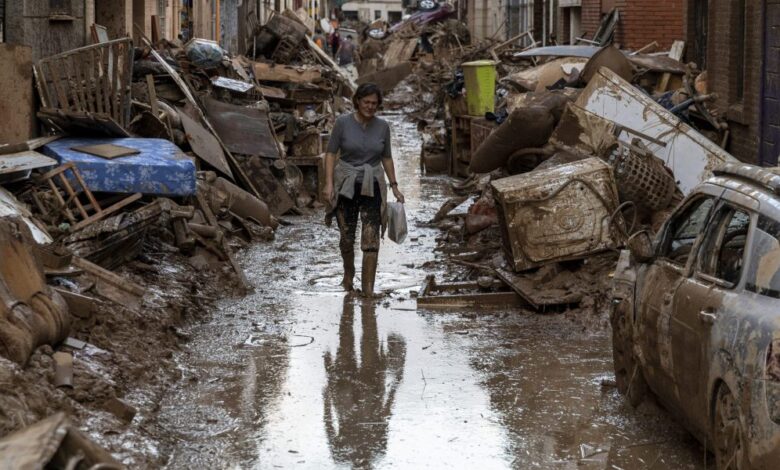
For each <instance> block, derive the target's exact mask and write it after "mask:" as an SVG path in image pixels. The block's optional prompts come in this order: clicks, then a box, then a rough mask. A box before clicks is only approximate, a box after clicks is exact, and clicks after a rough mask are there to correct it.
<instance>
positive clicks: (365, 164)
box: [323, 83, 404, 297]
mask: <svg viewBox="0 0 780 470" xmlns="http://www.w3.org/2000/svg"><path fill="white" fill-rule="evenodd" d="M352 102H353V103H354V105H355V109H356V111H355V112H354V113H350V114H344V115H342V116H340V117H339V118H338V119H336V124H335V125H334V126H333V131H332V133H331V136H330V141H329V142H328V149H327V153H326V155H325V188H324V190H323V193H324V194H323V196H324V197H325V200H326V201H330V203H331V207H333V210H332V211H331V213H330V215H334V213H335V216H336V220H337V222H338V226H339V231H340V233H341V240H340V243H339V247H340V249H341V257H342V258H343V261H344V280H343V281H342V285H343V286H344V289H345V290H347V291H351V290H353V289H354V287H353V284H352V280H353V278H354V276H355V233H356V231H357V222H358V217H360V221H361V224H362V226H361V229H360V249H361V250H362V251H363V272H362V275H361V279H362V283H361V284H362V289H363V295H364V296H367V297H370V296H372V295H373V292H374V279H375V277H376V265H377V256H378V254H379V239H380V237H381V235H383V234H384V229H385V227H386V225H387V224H386V217H385V216H386V214H385V212H386V211H385V207H386V203H387V183H386V182H385V174H386V175H387V178H388V180H389V181H390V188H391V189H392V191H393V195H394V196H395V198H396V199H397V200H398V201H399V202H401V203H403V202H404V196H403V194H401V192H400V191H399V190H398V181H397V179H396V176H395V166H394V165H393V154H392V152H391V146H390V126H389V125H388V124H387V122H386V121H385V120H383V119H380V118H378V117H376V112H377V109H378V108H379V106H380V105H381V104H382V92H381V90H380V89H379V87H377V86H376V85H374V84H373V83H364V84H362V85H360V86H359V87H358V89H357V91H356V92H355V94H354V96H353V97H352Z"/></svg>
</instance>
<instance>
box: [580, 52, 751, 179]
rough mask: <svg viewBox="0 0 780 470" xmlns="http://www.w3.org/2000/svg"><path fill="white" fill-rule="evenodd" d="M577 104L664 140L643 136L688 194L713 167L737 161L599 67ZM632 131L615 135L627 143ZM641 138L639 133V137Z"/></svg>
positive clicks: (647, 144)
mask: <svg viewBox="0 0 780 470" xmlns="http://www.w3.org/2000/svg"><path fill="white" fill-rule="evenodd" d="M576 104H577V106H579V107H580V108H584V109H586V110H587V111H590V112H591V113H593V114H595V115H597V116H600V117H602V118H605V119H608V120H610V121H613V122H615V123H617V124H618V125H620V126H623V127H624V128H627V129H633V130H635V131H638V132H641V133H642V134H644V135H646V136H648V137H650V138H652V139H655V140H656V141H660V142H663V143H664V144H665V145H659V144H658V143H656V142H654V141H651V140H647V139H644V138H643V140H645V141H646V142H645V144H646V146H647V148H648V150H650V151H651V152H652V153H653V154H654V155H655V156H656V157H658V158H660V159H661V160H663V162H664V164H665V165H666V166H667V167H668V168H670V169H671V170H672V172H673V173H674V178H675V180H676V181H677V184H678V186H679V188H680V190H681V191H682V192H683V194H688V193H690V192H691V191H692V190H693V188H695V187H696V186H697V185H698V184H699V183H701V182H702V181H704V180H705V179H707V178H708V177H709V176H711V174H712V169H713V168H715V167H717V166H719V165H722V164H723V163H730V162H736V161H737V160H736V159H735V158H734V157H733V156H731V155H730V154H729V153H728V152H726V151H725V150H723V149H722V148H720V147H718V146H717V145H716V144H715V143H714V142H712V141H711V140H709V139H708V138H706V137H704V136H703V135H702V134H700V133H699V132H697V131H696V130H694V129H693V128H692V127H691V126H689V125H688V124H685V123H684V122H682V121H680V119H678V118H677V117H676V116H675V115H674V114H672V113H671V112H669V111H667V110H666V109H664V108H663V107H662V106H660V105H659V104H658V103H656V102H655V101H653V100H652V99H651V98H650V97H648V96H647V95H645V94H644V93H642V91H640V90H638V89H637V88H635V87H634V86H633V85H631V84H630V83H628V82H627V81H625V80H623V79H622V78H620V77H619V76H617V74H615V73H614V72H612V71H611V70H609V69H607V68H604V67H602V68H601V69H600V70H599V72H598V73H597V74H596V75H594V76H593V79H592V80H591V81H590V83H588V86H587V87H585V89H584V90H583V91H582V93H581V94H580V96H579V97H578V98H577V100H576ZM635 136H636V135H635V134H632V133H631V132H630V131H627V130H624V131H622V132H621V133H620V134H619V135H618V138H620V139H621V140H624V141H626V142H630V141H631V139H633V137H635ZM640 137H641V136H640Z"/></svg>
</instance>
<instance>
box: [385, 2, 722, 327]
mask: <svg viewBox="0 0 780 470" xmlns="http://www.w3.org/2000/svg"><path fill="white" fill-rule="evenodd" d="M610 18H611V16H608V17H607V18H606V19H605V24H602V29H603V31H601V32H602V33H603V34H601V36H599V37H601V38H602V39H600V40H599V41H596V42H595V43H594V44H588V45H572V46H550V47H536V46H537V45H536V44H534V43H532V42H531V41H532V40H529V38H528V36H527V35H526V34H525V33H524V34H523V35H519V36H518V37H515V38H513V39H511V40H510V41H508V42H504V43H495V42H493V43H492V44H489V45H484V44H483V45H477V46H474V45H461V47H460V48H456V49H449V51H450V54H443V55H442V54H441V52H439V55H438V56H437V52H436V51H435V50H434V52H433V53H432V54H420V53H419V52H418V53H417V55H416V56H412V57H413V59H412V60H413V61H414V62H415V65H414V69H413V72H412V75H411V76H410V77H409V78H408V79H407V80H406V81H404V82H403V83H401V84H400V85H399V86H398V87H397V89H396V93H395V94H393V95H391V99H392V97H395V96H402V95H406V94H410V93H412V91H411V90H413V89H414V87H415V85H416V84H418V83H420V82H425V83H426V84H427V85H426V86H432V87H435V88H434V89H432V90H431V92H430V94H431V95H433V94H436V93H438V94H439V96H441V97H442V99H440V100H437V99H433V100H432V101H430V102H428V103H426V104H429V105H431V109H427V110H425V111H422V112H418V113H413V114H412V117H413V118H415V119H417V120H418V129H419V130H420V131H421V134H422V137H423V146H422V165H423V166H424V169H425V171H426V172H427V173H447V174H449V175H451V176H453V177H458V178H462V179H463V180H462V181H461V182H458V183H453V188H454V189H455V190H456V191H457V192H458V193H460V194H462V196H460V197H457V198H454V199H453V200H451V201H448V203H447V204H445V205H444V206H443V207H442V209H441V210H440V211H439V213H438V214H437V215H436V217H434V219H433V220H432V221H431V223H433V224H436V225H437V226H438V227H440V228H441V229H442V230H443V231H444V233H445V235H443V236H442V237H441V239H440V242H441V244H440V249H441V250H442V251H444V252H445V253H447V254H448V255H449V259H450V261H452V262H453V263H455V264H458V265H462V266H465V267H466V268H468V271H467V272H466V273H465V274H464V276H465V278H461V279H458V280H457V282H455V284H453V286H455V285H459V286H460V285H461V284H462V286H461V287H451V288H442V287H441V286H444V285H448V284H447V283H441V282H439V283H436V281H435V280H429V282H428V284H427V285H426V287H425V288H424V289H423V292H422V293H421V300H422V303H423V304H428V305H436V304H438V303H439V300H437V299H440V298H446V300H447V301H446V302H442V304H449V305H452V304H453V303H454V304H458V303H465V304H468V303H469V301H475V299H477V298H482V297H480V296H481V295H487V294H489V293H492V295H494V297H495V299H496V304H500V305H505V304H506V303H507V299H508V298H509V297H507V296H506V295H505V294H504V292H505V291H506V290H510V291H514V292H515V293H516V294H517V295H518V298H517V299H512V300H513V301H515V302H517V301H519V302H521V303H522V304H524V305H526V306H527V307H529V308H532V309H536V310H545V311H546V310H549V309H556V308H564V309H568V308H571V307H574V306H580V307H588V308H592V309H594V312H601V311H602V310H601V307H603V306H604V302H605V301H606V297H605V294H604V293H605V292H608V288H607V287H608V282H606V280H607V278H608V275H609V273H610V271H611V270H612V269H614V263H615V262H616V260H617V254H616V252H617V250H618V249H619V248H621V247H624V246H625V244H626V242H627V240H629V239H630V238H631V236H632V235H634V234H635V233H637V232H640V231H647V232H649V233H655V232H656V231H657V230H658V229H659V228H660V226H661V224H662V223H663V221H664V220H665V218H666V217H667V216H668V215H669V213H670V212H671V211H672V210H673V209H674V208H675V206H676V204H677V203H678V202H679V201H680V200H681V199H682V197H684V195H686V194H688V193H689V192H690V191H691V190H692V189H693V188H694V187H695V186H696V185H697V184H699V183H700V182H701V181H703V180H704V179H705V178H706V177H707V176H709V175H710V172H711V169H712V168H715V167H717V166H718V165H720V164H723V163H726V162H729V161H734V158H733V157H732V156H731V155H729V154H728V153H727V152H726V151H724V150H723V147H725V145H726V143H727V140H728V135H729V132H728V126H727V125H726V124H725V121H724V120H723V119H721V118H720V117H719V113H718V112H717V110H716V109H714V107H713V102H714V98H715V97H714V95H712V94H708V92H707V87H706V80H707V73H706V72H701V71H698V70H697V68H696V65H695V64H684V63H681V62H680V61H679V59H680V57H681V54H682V47H683V45H682V44H679V43H676V44H675V46H674V47H673V48H672V50H671V51H670V52H669V53H655V52H653V51H652V49H653V48H654V47H656V45H654V44H651V45H648V47H646V48H643V50H640V51H634V52H632V51H623V50H619V49H618V48H616V47H615V46H613V45H611V44H610V42H611V41H610V39H609V38H610V37H611V33H610V28H611V26H610V24H611V23H610V22H611V19H610ZM602 36H603V37H602ZM456 37H457V36H456ZM387 40H388V39H385V41H387ZM389 40H393V41H399V40H400V39H393V37H392V36H390V37H389ZM421 42H422V41H421ZM488 42H489V41H488ZM529 43H530V44H529ZM602 44H604V45H603V46H602ZM445 57H446V58H445ZM432 61H437V62H438V64H439V65H440V66H441V68H440V70H441V72H439V73H440V74H441V76H445V75H447V77H448V78H449V80H448V81H446V83H437V81H436V80H434V79H432V78H431V76H429V75H426V63H430V62H432ZM444 64H449V66H444ZM417 92H418V93H420V95H421V96H425V95H426V93H425V92H424V91H420V90H418V91H417ZM415 98H417V99H419V96H415ZM399 105H400V106H402V107H404V106H406V108H405V109H409V106H410V104H409V102H405V101H401V102H400V103H399ZM675 155H677V156H678V158H675ZM679 155H685V157H686V158H684V159H681V158H679ZM483 277H485V278H486V280H484V281H482V283H481V284H482V285H477V286H476V287H475V286H471V287H468V286H469V285H470V284H469V282H472V283H473V282H474V279H476V280H477V283H478V284H479V279H481V278H483ZM497 280H500V281H501V282H499V283H498V284H494V283H495V282H496V281H497ZM463 286H467V287H463ZM456 291H457V292H459V294H458V295H454V294H453V292H456ZM442 296H444V297H442ZM453 298H454V299H453ZM464 299H468V300H464ZM485 299H487V298H485ZM483 301H484V302H489V300H484V299H483V300H480V301H479V302H483ZM575 311H576V310H575ZM602 323H603V322H602Z"/></svg>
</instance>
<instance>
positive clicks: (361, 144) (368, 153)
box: [328, 113, 393, 167]
mask: <svg viewBox="0 0 780 470" xmlns="http://www.w3.org/2000/svg"><path fill="white" fill-rule="evenodd" d="M339 151H341V157H340V158H341V160H343V161H344V162H345V163H349V164H350V165H352V166H357V167H360V166H363V165H365V164H369V165H371V166H374V165H376V164H377V163H379V162H380V161H382V159H383V158H392V157H393V154H392V151H391V150H390V125H389V124H387V121H385V120H384V119H380V118H378V117H375V118H374V119H372V120H371V121H369V122H368V124H367V125H366V127H365V129H364V128H363V125H362V124H360V123H359V122H358V121H357V119H356V118H355V116H354V114H352V113H350V114H344V115H341V116H339V117H338V119H336V124H335V125H334V126H333V131H332V132H331V134H330V141H328V153H332V154H337V153H339Z"/></svg>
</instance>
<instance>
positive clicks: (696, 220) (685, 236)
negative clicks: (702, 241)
mask: <svg viewBox="0 0 780 470" xmlns="http://www.w3.org/2000/svg"><path fill="white" fill-rule="evenodd" d="M712 203H713V199H712V198H710V197H704V198H701V199H699V200H696V201H694V202H693V203H691V204H690V205H689V206H688V207H687V208H686V209H685V210H684V211H683V212H682V213H681V214H680V215H679V216H678V217H677V218H675V219H674V220H672V222H671V224H670V225H669V228H668V230H667V235H666V237H665V238H664V243H663V246H662V248H661V256H663V257H664V258H667V259H669V260H671V261H672V262H674V263H676V264H679V265H681V266H685V263H686V262H687V261H688V257H689V256H690V254H691V249H692V248H693V243H694V242H695V241H696V237H697V236H698V235H699V233H701V231H702V228H703V227H704V224H705V223H706V222H707V216H708V215H709V213H710V209H711V208H712Z"/></svg>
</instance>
